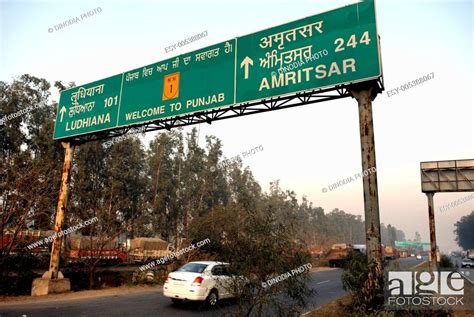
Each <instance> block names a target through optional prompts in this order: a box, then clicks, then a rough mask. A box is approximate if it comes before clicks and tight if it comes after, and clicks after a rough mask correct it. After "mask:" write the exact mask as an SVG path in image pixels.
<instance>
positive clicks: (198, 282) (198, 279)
mask: <svg viewBox="0 0 474 317" xmlns="http://www.w3.org/2000/svg"><path fill="white" fill-rule="evenodd" d="M203 280H204V279H203V278H202V276H198V277H196V278H195V279H194V282H193V283H192V284H191V285H193V286H201V283H202V281H203Z"/></svg>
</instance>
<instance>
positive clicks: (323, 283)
mask: <svg viewBox="0 0 474 317" xmlns="http://www.w3.org/2000/svg"><path fill="white" fill-rule="evenodd" d="M327 282H329V280H327V281H322V282H319V283H316V285H319V284H324V283H327Z"/></svg>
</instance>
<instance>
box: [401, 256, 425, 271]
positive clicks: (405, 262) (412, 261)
mask: <svg viewBox="0 0 474 317" xmlns="http://www.w3.org/2000/svg"><path fill="white" fill-rule="evenodd" d="M395 261H398V263H399V264H400V269H401V270H407V269H410V268H412V267H414V266H416V265H419V264H421V263H423V262H426V261H428V257H426V256H422V257H421V260H418V259H417V258H416V257H414V256H412V257H407V258H399V259H397V260H395Z"/></svg>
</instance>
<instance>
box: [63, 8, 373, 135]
mask: <svg viewBox="0 0 474 317" xmlns="http://www.w3.org/2000/svg"><path fill="white" fill-rule="evenodd" d="M379 56H380V55H379V47H378V35H377V29H376V20H375V4H374V1H373V0H368V1H364V2H360V3H357V4H354V5H349V6H346V7H343V8H339V9H336V10H332V11H329V12H325V13H322V14H318V15H314V16H311V17H307V18H304V19H301V20H298V21H295V22H291V23H288V24H284V25H281V26H277V27H273V28H270V29H267V30H265V31H261V32H257V33H254V34H250V35H247V36H244V37H239V38H236V39H232V40H229V41H226V42H222V43H219V44H216V45H212V46H208V47H206V48H203V49H200V50H197V51H193V52H190V53H186V54H182V55H179V56H177V57H174V58H171V59H168V60H165V61H161V62H158V63H154V64H151V65H147V66H143V67H139V68H137V69H134V70H131V71H127V72H124V73H122V74H119V75H116V76H112V77H109V78H106V79H103V80H99V81H96V82H93V83H90V84H86V85H83V86H79V87H74V88H71V89H68V90H65V91H63V92H61V97H60V100H59V105H58V112H57V116H56V125H55V130H54V139H65V138H69V137H73V136H78V135H84V134H91V133H94V132H99V131H103V130H110V129H116V128H121V127H126V126H131V125H140V124H143V123H146V122H151V121H155V120H158V119H165V118H173V117H176V116H182V115H186V114H190V113H193V112H197V111H203V110H209V109H219V108H224V107H227V106H230V105H233V104H239V103H242V102H247V101H254V100H261V99H265V98H269V97H275V96H281V95H287V94H293V93H295V92H298V91H303V90H312V89H317V88H322V87H330V86H336V85H339V84H347V83H354V82H359V81H365V80H369V79H375V78H379V77H381V75H382V72H381V62H380V57H379Z"/></svg>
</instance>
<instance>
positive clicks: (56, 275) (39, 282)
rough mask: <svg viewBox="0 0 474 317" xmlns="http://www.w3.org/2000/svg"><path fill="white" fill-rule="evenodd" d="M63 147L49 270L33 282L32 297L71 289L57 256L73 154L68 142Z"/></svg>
mask: <svg viewBox="0 0 474 317" xmlns="http://www.w3.org/2000/svg"><path fill="white" fill-rule="evenodd" d="M62 146H63V147H64V163H63V171H62V176H61V186H60V188H59V199H58V205H57V208H56V217H55V224H54V234H55V239H54V240H53V247H52V250H51V259H50V262H49V270H48V271H47V272H46V273H44V274H43V276H42V277H41V278H37V279H35V280H34V281H33V286H32V289H31V295H32V296H38V295H46V294H51V293H62V292H66V291H69V290H70V289H71V284H70V282H69V280H68V279H65V278H64V277H63V275H62V274H61V272H59V258H60V257H59V255H60V251H61V241H62V237H61V236H59V233H60V232H61V230H62V226H63V222H64V214H65V210H66V205H67V198H68V192H69V183H70V181H71V166H72V157H73V153H74V145H71V143H70V142H64V143H62Z"/></svg>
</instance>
